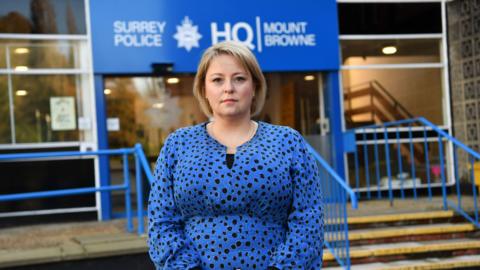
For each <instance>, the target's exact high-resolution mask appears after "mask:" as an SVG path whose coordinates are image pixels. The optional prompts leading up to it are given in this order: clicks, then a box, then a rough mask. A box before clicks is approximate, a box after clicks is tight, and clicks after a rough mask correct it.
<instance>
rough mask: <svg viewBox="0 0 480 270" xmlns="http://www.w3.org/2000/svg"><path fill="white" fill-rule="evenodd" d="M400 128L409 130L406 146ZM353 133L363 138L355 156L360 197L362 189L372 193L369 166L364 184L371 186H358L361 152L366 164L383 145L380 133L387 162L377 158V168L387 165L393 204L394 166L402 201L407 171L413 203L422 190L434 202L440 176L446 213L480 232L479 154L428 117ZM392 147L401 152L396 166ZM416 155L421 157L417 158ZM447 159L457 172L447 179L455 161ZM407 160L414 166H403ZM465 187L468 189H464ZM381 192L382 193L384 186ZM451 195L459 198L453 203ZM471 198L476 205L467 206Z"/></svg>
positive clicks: (397, 157) (399, 121)
mask: <svg viewBox="0 0 480 270" xmlns="http://www.w3.org/2000/svg"><path fill="white" fill-rule="evenodd" d="M400 127H404V128H406V132H404V134H403V137H402V139H403V142H401V140H400V135H399V129H400ZM414 127H415V128H417V129H416V130H415V132H416V135H415V136H414V135H413V133H414V130H413V128H414ZM422 127H423V128H422ZM388 128H393V130H392V131H390V130H388ZM427 130H428V134H427ZM353 131H354V132H355V133H357V134H358V135H360V134H361V135H360V136H359V137H358V138H362V139H360V140H358V141H357V151H355V152H354V153H353V154H354V157H355V181H356V183H357V188H356V193H357V194H360V192H361V189H363V190H367V191H368V190H370V186H369V183H368V178H369V170H370V167H369V166H366V167H365V168H364V170H365V178H364V180H365V182H367V183H366V184H367V186H363V187H362V188H359V184H358V183H359V182H361V179H360V169H359V168H358V164H359V163H360V157H361V156H360V155H359V153H357V152H359V151H363V155H364V156H365V158H364V160H366V159H367V158H368V157H369V156H370V152H371V151H372V150H371V149H370V148H369V147H368V146H372V145H373V146H374V147H378V144H379V143H378V142H377V140H376V137H375V136H376V134H377V133H379V134H382V133H383V142H381V144H383V147H384V148H385V160H386V162H383V163H382V161H380V160H379V159H378V157H375V164H384V171H386V172H387V176H386V177H384V178H383V179H384V183H383V190H385V189H386V190H387V191H388V197H389V200H390V202H391V203H392V204H393V195H394V192H393V190H394V187H392V181H393V180H394V179H393V177H394V176H393V175H392V174H393V172H394V171H395V167H393V165H395V163H396V165H397V167H396V170H397V173H398V174H397V178H398V179H396V180H397V181H398V182H399V183H400V184H399V186H397V187H395V189H399V191H400V194H401V198H402V199H403V198H405V185H404V182H405V177H406V175H408V173H406V172H404V171H403V169H407V170H408V171H409V174H410V176H411V180H412V183H411V184H412V185H411V186H410V187H411V191H412V196H413V199H417V190H418V189H419V188H427V191H428V198H429V199H430V200H431V199H432V185H433V184H434V183H433V179H432V176H436V177H437V179H438V180H439V181H440V183H438V184H437V186H439V188H440V190H441V195H442V202H443V209H445V210H447V209H448V208H451V209H453V210H455V211H456V212H457V213H459V214H460V215H462V216H463V217H464V218H466V219H467V220H468V221H470V222H471V223H473V224H474V225H475V226H477V227H479V228H480V223H479V217H478V203H477V199H478V197H477V196H478V195H477V193H478V191H477V188H479V187H478V185H480V175H478V176H477V177H476V176H475V173H476V172H475V171H476V169H475V168H476V166H477V165H480V162H479V161H480V153H477V152H476V151H474V150H473V149H472V148H470V147H468V146H467V145H465V144H464V143H462V142H461V141H459V140H458V139H456V138H454V137H453V136H451V135H450V134H448V133H447V132H445V131H444V130H442V129H441V128H439V127H438V126H436V125H434V124H433V123H431V122H430V121H428V120H427V119H425V118H424V117H417V118H413V119H404V120H398V121H393V122H387V123H382V124H379V125H369V126H364V127H360V128H356V129H354V130H353ZM390 132H392V134H393V133H395V134H393V135H396V136H393V137H394V138H395V139H391V138H392V137H391V136H389V134H390ZM367 133H373V134H374V137H375V140H374V141H373V142H372V140H371V139H367V136H366V134H367ZM432 134H434V135H432ZM359 142H361V143H359ZM448 143H451V146H452V147H451V148H447V146H448ZM432 144H433V145H432ZM391 147H396V148H397V155H396V159H397V160H396V162H395V159H394V158H393V159H392V157H391V156H390V152H389V150H390V148H391ZM401 150H404V151H403V153H401ZM422 151H423V152H422ZM460 152H461V153H460ZM416 153H417V154H418V155H415V154H416ZM447 157H451V158H452V159H453V165H454V171H453V172H452V173H450V174H449V175H447V172H449V170H448V169H447V165H448V164H450V163H451V161H450V160H448V159H447ZM403 159H406V160H407V161H408V162H410V164H409V165H410V166H403V163H404V161H403ZM421 159H423V160H421ZM459 159H460V160H459ZM434 160H437V163H435V164H432V162H434ZM392 164H393V165H392ZM479 168H480V167H479ZM422 170H423V172H424V173H423V175H422V173H421V172H422ZM419 177H420V178H419ZM422 177H423V178H424V180H425V181H424V182H425V183H422V186H423V187H422V186H420V187H419V186H418V182H421V181H422ZM385 180H388V183H385ZM453 182H455V184H453ZM462 183H464V184H466V185H462ZM385 184H388V187H386V186H385ZM466 186H467V187H466ZM378 188H379V189H380V186H379V187H378ZM448 190H449V191H450V194H448ZM449 195H456V196H454V197H455V200H454V201H452V200H451V199H449ZM469 196H470V197H471V198H472V199H473V203H471V204H473V205H467V202H466V201H467V200H466V199H465V198H467V197H469ZM471 201H472V200H470V202H471Z"/></svg>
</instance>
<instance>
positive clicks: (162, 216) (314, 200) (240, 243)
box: [148, 122, 323, 270]
mask: <svg viewBox="0 0 480 270" xmlns="http://www.w3.org/2000/svg"><path fill="white" fill-rule="evenodd" d="M206 124H207V123H202V124H199V125H196V126H192V127H187V128H182V129H179V130H177V131H175V132H174V133H172V134H170V136H169V137H168V138H167V140H166V142H165V145H164V147H163V148H162V151H161V152H160V156H159V158H158V161H157V164H156V168H155V180H154V182H153V184H152V188H151V192H150V198H149V204H148V211H149V213H148V214H149V231H148V236H149V240H148V241H149V248H150V249H149V253H150V257H151V259H152V261H153V262H154V264H155V266H156V268H157V269H168V270H170V269H178V270H180V269H181V270H185V269H193V268H195V267H199V268H201V269H228V270H233V269H243V270H246V269H248V270H251V269H261V270H266V269H267V268H268V267H269V266H274V267H277V268H278V269H282V270H283V269H306V270H307V269H308V270H311V269H321V265H322V246H323V205H322V201H321V190H320V183H319V181H320V179H319V175H318V170H317V165H316V162H315V161H314V159H313V158H312V156H311V155H310V154H309V153H308V151H307V150H306V147H305V141H304V139H303V138H302V136H301V135H300V134H299V133H298V132H297V131H295V130H293V129H291V128H288V127H283V126H276V125H271V124H267V123H264V122H258V129H257V132H256V134H255V135H254V137H253V138H252V139H251V140H250V141H248V142H246V143H244V144H243V145H241V146H239V147H238V148H237V152H236V154H235V162H234V163H233V166H232V167H231V168H228V166H227V164H226V158H225V155H226V147H225V146H223V145H221V144H220V143H218V142H217V141H216V140H215V139H213V138H212V137H210V136H209V135H208V133H207V131H206Z"/></svg>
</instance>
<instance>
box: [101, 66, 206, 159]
mask: <svg viewBox="0 0 480 270" xmlns="http://www.w3.org/2000/svg"><path fill="white" fill-rule="evenodd" d="M192 89H193V75H182V76H180V75H175V77H111V78H106V79H105V90H104V93H105V95H106V101H107V115H108V118H109V119H110V121H118V123H119V126H118V129H115V130H110V131H109V135H108V140H109V146H110V147H111V148H120V147H132V146H133V145H134V144H135V143H137V142H140V143H142V145H143V147H144V150H145V153H146V155H147V156H148V157H150V158H152V159H155V158H156V157H157V156H158V152H159V150H160V148H161V146H162V145H163V142H164V141H165V139H166V137H167V136H168V135H169V134H170V133H171V132H172V131H174V130H176V129H178V128H180V127H185V126H190V125H194V124H197V123H200V122H203V121H206V120H207V117H206V116H205V115H204V114H203V113H202V111H201V110H200V107H199V106H198V103H197V101H196V99H195V97H194V96H193V93H192Z"/></svg>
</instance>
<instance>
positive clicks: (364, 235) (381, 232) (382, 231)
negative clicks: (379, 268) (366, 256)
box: [348, 223, 475, 241]
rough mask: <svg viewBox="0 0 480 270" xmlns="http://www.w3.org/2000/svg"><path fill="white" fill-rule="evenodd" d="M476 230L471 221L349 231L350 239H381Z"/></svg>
mask: <svg viewBox="0 0 480 270" xmlns="http://www.w3.org/2000/svg"><path fill="white" fill-rule="evenodd" d="M474 230H475V226H474V225H473V224H471V223H460V224H451V223H440V224H427V225H412V226H401V227H390V228H379V229H378V228H377V229H360V230H352V231H350V232H349V233H348V239H349V240H350V241H355V240H365V239H380V238H389V237H402V236H414V235H426V234H443V233H459V232H471V231H474Z"/></svg>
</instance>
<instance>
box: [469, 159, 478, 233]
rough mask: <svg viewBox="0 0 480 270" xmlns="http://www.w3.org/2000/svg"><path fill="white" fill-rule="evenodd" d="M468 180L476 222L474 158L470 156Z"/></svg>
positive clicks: (476, 220)
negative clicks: (470, 183)
mask: <svg viewBox="0 0 480 270" xmlns="http://www.w3.org/2000/svg"><path fill="white" fill-rule="evenodd" d="M470 181H471V182H472V191H473V208H474V210H475V211H474V212H475V222H476V223H477V224H478V206H477V186H475V158H474V157H472V156H470Z"/></svg>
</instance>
